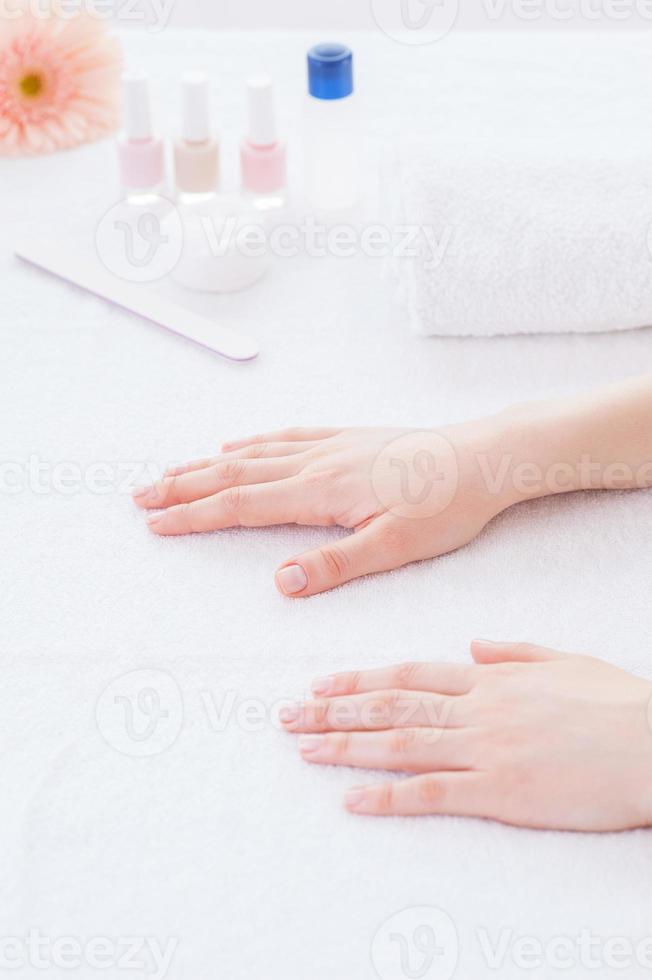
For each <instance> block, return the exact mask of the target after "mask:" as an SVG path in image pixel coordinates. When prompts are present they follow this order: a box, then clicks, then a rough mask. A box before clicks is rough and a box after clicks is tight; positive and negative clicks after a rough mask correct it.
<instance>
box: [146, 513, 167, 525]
mask: <svg viewBox="0 0 652 980" xmlns="http://www.w3.org/2000/svg"><path fill="white" fill-rule="evenodd" d="M164 517H165V514H150V515H149V517H148V518H147V523H148V524H149V526H150V527H152V526H153V525H154V524H158V522H159V521H161V520H163V518H164Z"/></svg>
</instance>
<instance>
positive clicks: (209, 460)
mask: <svg viewBox="0 0 652 980" xmlns="http://www.w3.org/2000/svg"><path fill="white" fill-rule="evenodd" d="M314 445H316V443H314V442H273V443H272V442H270V443H267V442H260V443H256V444H255V445H252V446H246V447H245V448H244V449H241V450H234V451H233V452H228V453H220V454H219V456H205V457H204V458H203V459H194V460H191V461H190V462H189V463H181V464H180V465H179V466H170V467H169V468H168V469H167V470H166V471H165V473H164V476H181V474H182V473H192V472H193V471H194V470H202V469H204V468H205V467H207V466H214V465H215V464H216V463H225V462H228V461H229V460H232V459H270V458H273V457H280V456H294V455H298V454H299V453H303V452H307V450H308V449H312V447H313V446H314Z"/></svg>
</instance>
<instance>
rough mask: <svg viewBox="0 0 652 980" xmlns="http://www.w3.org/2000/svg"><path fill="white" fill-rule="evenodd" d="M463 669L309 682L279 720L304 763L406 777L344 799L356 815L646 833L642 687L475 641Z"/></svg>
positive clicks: (601, 670)
mask: <svg viewBox="0 0 652 980" xmlns="http://www.w3.org/2000/svg"><path fill="white" fill-rule="evenodd" d="M471 652H472V654H473V658H474V660H475V665H469V666H463V665H458V664H434V663H408V664H403V665H401V666H398V667H388V668H382V669H380V670H367V671H361V672H354V673H348V674H336V675H334V676H333V677H328V678H324V679H322V680H318V681H316V682H315V683H314V685H313V692H314V693H315V695H318V696H319V697H318V698H317V699H316V700H314V701H309V702H306V703H305V704H302V705H297V706H296V707H291V708H288V709H285V710H284V711H283V712H282V713H281V720H282V721H283V723H284V725H285V727H286V729H287V731H289V732H302V733H306V734H302V735H301V737H300V738H299V748H300V751H301V754H302V756H303V758H304V759H305V760H306V761H308V762H314V763H320V764H330V765H342V766H359V767H362V768H367V769H390V770H400V771H406V772H409V773H416V774H418V775H412V776H410V777H409V778H407V779H397V780H394V781H390V782H376V783H372V784H370V785H367V786H359V787H357V788H355V789H352V790H349V792H348V793H347V794H346V797H345V803H346V806H347V808H348V809H349V810H350V811H351V812H352V813H360V814H433V813H436V814H458V815H464V816H475V817H489V818H491V819H494V820H500V821H503V822H505V823H510V824H517V825H519V826H523V827H537V828H551V829H557V830H593V831H598V830H600V831H606V830H623V829H626V828H631V827H644V826H650V825H652V708H651V696H652V684H651V683H650V682H648V681H646V680H643V679H642V678H640V677H635V676H633V675H631V674H628V673H626V672H625V671H623V670H620V669H618V668H616V667H613V666H611V665H609V664H607V663H604V662H603V661H601V660H596V659H594V658H592V657H584V656H577V655H572V654H565V653H557V652H555V651H553V650H547V649H544V648H543V647H536V646H533V645H531V644H526V643H521V644H514V643H489V642H488V641H485V640H475V641H474V642H473V644H472V646H471Z"/></svg>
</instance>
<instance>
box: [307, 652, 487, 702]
mask: <svg viewBox="0 0 652 980" xmlns="http://www.w3.org/2000/svg"><path fill="white" fill-rule="evenodd" d="M476 676H477V675H476V670H475V668H474V667H473V666H472V665H470V664H469V665H467V664H433V663H426V662H419V661H412V662H409V663H404V664H396V665H394V666H392V667H381V668H380V669H376V670H352V671H347V672H346V673H342V674H333V675H332V676H330V677H319V678H317V680H315V681H313V683H312V685H311V690H312V693H313V694H316V695H318V696H319V697H333V695H335V694H362V693H364V692H366V691H382V690H383V689H385V690H386V689H387V688H392V687H393V688H398V689H399V690H407V691H434V692H436V693H438V694H468V692H469V691H470V690H471V688H472V687H473V684H474V680H475V677H476Z"/></svg>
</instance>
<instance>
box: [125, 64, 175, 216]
mask: <svg viewBox="0 0 652 980" xmlns="http://www.w3.org/2000/svg"><path fill="white" fill-rule="evenodd" d="M122 90H123V98H124V133H123V135H122V136H121V137H120V138H119V139H118V160H119V164H120V176H121V179H122V186H123V188H124V192H125V197H126V198H127V200H128V201H129V202H130V203H133V204H139V205H142V204H148V203H150V202H151V201H152V200H153V199H155V198H157V197H159V196H160V194H161V192H162V190H163V182H164V178H165V157H164V153H163V142H162V140H160V139H158V138H157V137H155V136H154V134H153V131H152V119H151V108H150V98H149V80H148V78H147V75H146V74H145V72H129V73H127V74H125V75H123V78H122Z"/></svg>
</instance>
